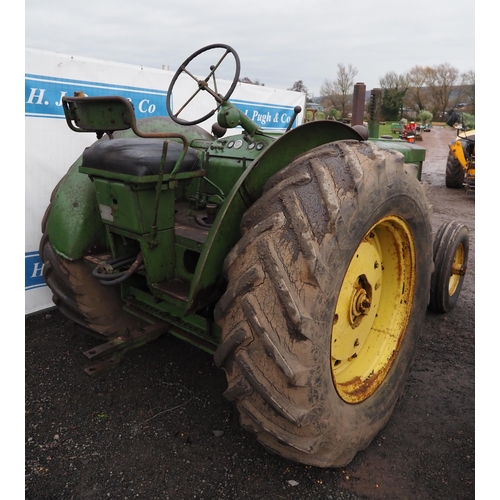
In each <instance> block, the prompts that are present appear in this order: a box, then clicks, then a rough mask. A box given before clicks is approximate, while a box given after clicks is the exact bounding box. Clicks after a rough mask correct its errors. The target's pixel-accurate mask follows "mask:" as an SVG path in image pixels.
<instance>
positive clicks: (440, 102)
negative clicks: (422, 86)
mask: <svg viewBox="0 0 500 500" xmlns="http://www.w3.org/2000/svg"><path fill="white" fill-rule="evenodd" d="M459 77H460V72H459V70H458V69H457V68H454V67H453V66H451V65H450V64H448V63H444V64H439V65H438V66H434V67H433V68H432V69H431V71H430V72H429V79H428V81H427V86H428V87H429V93H430V100H431V103H430V105H431V111H432V114H433V115H434V117H436V118H437V119H444V118H445V117H446V115H447V113H446V111H447V110H449V109H450V108H453V107H455V106H456V105H457V104H458V103H459V102H460V96H459V94H457V93H455V98H454V99H452V94H453V91H454V90H456V86H457V82H458V79H459Z"/></svg>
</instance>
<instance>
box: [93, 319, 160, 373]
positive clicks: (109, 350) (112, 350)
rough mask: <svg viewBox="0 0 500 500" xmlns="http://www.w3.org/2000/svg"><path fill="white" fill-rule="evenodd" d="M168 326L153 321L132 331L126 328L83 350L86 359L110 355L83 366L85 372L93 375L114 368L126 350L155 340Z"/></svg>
mask: <svg viewBox="0 0 500 500" xmlns="http://www.w3.org/2000/svg"><path fill="white" fill-rule="evenodd" d="M168 328H169V325H168V323H155V324H154V325H149V326H147V327H146V328H143V329H140V330H137V331H135V332H133V333H130V332H129V331H128V330H126V331H125V332H124V333H123V335H121V336H118V337H116V338H114V339H112V340H110V341H108V342H105V343H103V344H100V345H98V346H96V347H94V348H92V349H89V350H88V351H85V352H84V353H83V354H84V355H85V356H86V357H87V358H88V359H99V358H102V357H104V356H107V355H111V356H110V357H109V358H108V359H106V360H103V361H100V362H99V363H96V364H94V365H92V366H89V367H88V368H85V370H84V371H85V373H87V375H90V376H92V377H95V376H97V375H101V374H102V373H104V372H107V371H109V370H111V369H113V368H115V366H117V365H118V364H119V363H120V361H121V360H122V358H123V356H124V355H125V353H126V352H127V351H130V350H131V349H136V348H137V347H141V346H142V345H144V344H147V343H149V342H152V341H153V340H156V339H157V338H158V337H159V336H160V335H163V334H164V333H167V331H168Z"/></svg>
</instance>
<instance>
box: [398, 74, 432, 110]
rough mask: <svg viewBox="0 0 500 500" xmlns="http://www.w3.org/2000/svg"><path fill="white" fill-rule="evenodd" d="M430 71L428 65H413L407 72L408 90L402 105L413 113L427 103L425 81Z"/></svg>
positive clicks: (427, 95)
mask: <svg viewBox="0 0 500 500" xmlns="http://www.w3.org/2000/svg"><path fill="white" fill-rule="evenodd" d="M431 71H432V70H431V68H430V67H429V66H414V67H413V68H412V69H410V71H408V73H407V77H408V91H407V92H406V94H405V98H404V106H405V107H406V108H409V109H412V110H413V111H415V113H419V112H420V111H422V110H424V109H426V108H427V106H428V104H429V90H428V88H427V82H428V80H429V74H430V72H431Z"/></svg>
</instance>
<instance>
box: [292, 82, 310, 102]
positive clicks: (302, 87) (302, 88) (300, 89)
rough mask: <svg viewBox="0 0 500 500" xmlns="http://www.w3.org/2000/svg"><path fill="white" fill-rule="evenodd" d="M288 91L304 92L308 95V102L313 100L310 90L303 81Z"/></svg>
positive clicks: (296, 83)
mask: <svg viewBox="0 0 500 500" xmlns="http://www.w3.org/2000/svg"><path fill="white" fill-rule="evenodd" d="M288 90H293V91H294V92H302V93H303V94H305V95H306V100H307V101H309V100H310V98H311V96H310V94H309V90H308V89H307V87H306V86H305V85H304V82H303V81H302V80H297V81H296V82H295V83H294V84H293V85H292V86H291V87H290V88H289V89H288Z"/></svg>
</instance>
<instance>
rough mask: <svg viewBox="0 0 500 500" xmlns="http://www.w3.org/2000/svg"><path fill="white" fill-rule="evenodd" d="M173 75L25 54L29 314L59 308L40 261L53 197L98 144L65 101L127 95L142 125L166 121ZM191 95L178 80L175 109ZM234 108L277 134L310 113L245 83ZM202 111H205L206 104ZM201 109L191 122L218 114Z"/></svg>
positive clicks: (294, 100)
mask: <svg viewBox="0 0 500 500" xmlns="http://www.w3.org/2000/svg"><path fill="white" fill-rule="evenodd" d="M173 76H174V72H173V71H167V70H162V69H154V68H144V67H141V66H133V65H128V64H120V63H113V62H109V61H100V60H96V59H88V58H82V57H74V56H71V55H68V54H61V53H58V52H47V51H43V50H36V49H30V48H26V58H25V148H26V151H25V178H26V182H25V204H26V206H25V213H26V216H25V217H26V221H25V222H26V223H25V314H29V313H33V312H36V311H40V310H43V309H47V308H49V307H52V306H53V303H52V299H51V296H52V294H51V292H50V290H49V289H48V288H47V286H46V285H45V283H44V281H43V278H42V263H41V261H40V258H39V255H38V245H39V242H40V238H41V236H42V234H41V228H40V223H41V220H42V217H43V214H44V213H45V210H46V208H47V206H48V204H49V200H50V195H51V193H52V190H53V189H54V187H55V186H56V184H57V183H58V182H59V180H60V179H61V177H63V176H64V174H65V173H66V172H67V170H68V169H69V167H70V166H71V165H72V164H73V163H74V162H75V160H76V159H77V158H78V157H79V156H80V155H81V153H82V151H83V149H84V148H85V147H87V146H89V145H90V144H92V143H93V142H94V141H95V139H96V138H95V135H94V134H91V133H89V134H83V133H82V134H79V133H76V132H73V131H72V130H70V129H69V127H68V126H67V124H66V120H65V118H64V112H63V110H62V106H61V97H62V96H64V95H69V96H72V95H73V94H74V92H77V91H79V92H84V93H85V94H86V95H89V96H100V95H121V96H123V97H126V98H128V99H130V100H131V101H132V103H133V105H134V109H135V112H136V117H137V119H141V118H146V117H151V116H167V115H168V113H167V109H166V94H167V89H168V87H169V85H170V82H171V80H172V78H173ZM217 82H218V84H219V89H218V91H219V92H220V93H221V94H224V90H227V89H228V88H229V86H230V84H231V82H230V81H228V80H221V81H220V82H219V80H218V81H217ZM191 95H192V90H191V89H190V87H189V86H188V85H187V82H186V81H183V78H179V80H178V85H176V86H175V94H174V96H173V97H174V100H175V102H176V103H182V102H184V101H186V100H187V99H188V98H189V97H191ZM230 101H231V102H232V103H233V104H234V105H235V106H237V107H238V108H239V109H240V110H241V111H243V112H244V113H245V114H246V115H247V116H248V117H249V118H251V119H252V120H254V121H255V122H256V123H257V124H258V125H259V126H260V127H261V128H263V129H265V130H268V131H270V132H283V131H284V130H285V129H286V127H287V126H288V123H289V121H290V119H291V117H292V115H293V109H294V107H295V106H297V105H298V106H301V107H302V109H303V110H304V109H305V95H304V94H301V93H298V92H291V91H288V90H276V89H271V88H268V87H265V86H259V85H249V84H244V83H238V84H237V86H236V89H235V91H234V93H233V94H232V96H231V99H230ZM200 104H201V105H202V106H204V103H203V102H201V103H200ZM207 104H208V103H207ZM198 105H199V104H198V103H196V105H194V103H193V106H192V108H191V109H190V111H191V112H192V114H193V115H192V116H189V115H184V114H183V115H182V117H183V118H184V119H193V118H195V117H198V116H204V115H205V114H206V113H207V112H208V111H209V110H210V109H212V108H213V100H212V101H211V102H210V103H209V104H208V106H209V107H208V108H205V107H203V109H200V108H198V107H197V106H198ZM176 109H177V108H176ZM302 117H303V112H302V113H301V114H300V115H299V116H298V119H297V121H296V124H297V123H301V122H302ZM214 122H215V117H211V119H209V120H207V121H206V122H204V123H201V124H200V126H201V127H203V128H204V129H206V130H207V131H210V130H211V127H212V123H214ZM296 124H295V126H296Z"/></svg>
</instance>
